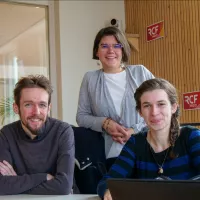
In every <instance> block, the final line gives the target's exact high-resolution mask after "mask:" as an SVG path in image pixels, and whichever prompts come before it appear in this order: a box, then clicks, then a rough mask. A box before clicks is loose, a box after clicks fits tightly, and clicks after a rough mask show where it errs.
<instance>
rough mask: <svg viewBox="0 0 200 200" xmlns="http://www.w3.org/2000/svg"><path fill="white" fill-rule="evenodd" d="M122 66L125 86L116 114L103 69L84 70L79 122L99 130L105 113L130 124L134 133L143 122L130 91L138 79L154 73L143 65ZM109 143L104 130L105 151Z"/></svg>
mask: <svg viewBox="0 0 200 200" xmlns="http://www.w3.org/2000/svg"><path fill="white" fill-rule="evenodd" d="M125 70H126V87H125V93H124V97H123V100H122V105H121V106H122V112H121V115H120V116H119V115H117V112H116V110H115V106H114V104H113V100H112V98H111V96H110V93H109V90H108V88H107V85H106V83H105V77H104V73H103V71H102V70H101V69H100V70H96V71H90V72H87V73H86V74H85V76H84V78H83V81H82V84H81V88H80V93H79V103H78V111H77V115H76V120H77V123H78V125H79V126H82V127H86V128H91V129H92V130H95V131H98V132H102V131H103V130H102V122H103V120H104V119H105V118H106V117H110V118H112V119H113V120H114V121H116V122H117V123H119V124H121V125H123V126H125V127H127V128H131V127H132V128H133V129H134V131H135V132H136V133H138V132H139V131H140V130H141V129H142V128H143V127H144V126H145V123H144V120H143V118H141V117H140V115H139V114H138V112H137V111H136V109H135V106H136V104H135V100H134V92H135V90H136V88H138V86H140V84H141V83H142V82H144V81H145V80H147V79H151V78H154V76H153V75H152V73H151V72H150V71H149V70H147V69H146V68H145V67H144V66H143V65H132V66H127V67H126V68H125ZM112 143H113V140H112V138H111V137H110V136H109V135H108V134H106V133H105V148H106V152H108V151H109V149H110V147H111V146H112ZM116 156H117V155H116Z"/></svg>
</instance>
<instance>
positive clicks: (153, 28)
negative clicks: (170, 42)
mask: <svg viewBox="0 0 200 200" xmlns="http://www.w3.org/2000/svg"><path fill="white" fill-rule="evenodd" d="M161 37H164V21H161V22H158V23H155V24H152V25H150V26H147V42H149V41H151V40H155V39H159V38H161Z"/></svg>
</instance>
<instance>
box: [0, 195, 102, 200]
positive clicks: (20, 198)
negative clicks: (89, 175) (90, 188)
mask: <svg viewBox="0 0 200 200" xmlns="http://www.w3.org/2000/svg"><path fill="white" fill-rule="evenodd" d="M0 200H100V198H99V197H98V196H97V195H84V194H74V195H8V196H0Z"/></svg>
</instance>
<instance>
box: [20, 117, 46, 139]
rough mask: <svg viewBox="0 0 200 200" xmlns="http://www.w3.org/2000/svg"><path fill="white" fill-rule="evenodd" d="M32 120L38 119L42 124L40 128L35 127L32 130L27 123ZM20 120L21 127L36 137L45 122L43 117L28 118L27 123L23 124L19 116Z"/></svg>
mask: <svg viewBox="0 0 200 200" xmlns="http://www.w3.org/2000/svg"><path fill="white" fill-rule="evenodd" d="M32 118H35V119H38V120H40V121H41V122H42V123H41V124H40V126H38V127H35V128H33V127H32V126H31V125H30V123H29V120H30V119H32ZM20 119H21V123H22V125H23V126H24V127H25V128H26V129H27V130H28V131H29V132H30V133H31V134H32V135H35V136H38V135H39V134H40V132H41V131H40V130H41V129H42V127H43V125H44V124H45V122H46V118H45V117H43V116H39V115H33V116H31V117H28V118H27V121H26V122H24V121H23V120H22V118H21V115H20Z"/></svg>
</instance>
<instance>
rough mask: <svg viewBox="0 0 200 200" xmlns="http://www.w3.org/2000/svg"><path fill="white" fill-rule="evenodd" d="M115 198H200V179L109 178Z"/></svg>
mask: <svg viewBox="0 0 200 200" xmlns="http://www.w3.org/2000/svg"><path fill="white" fill-rule="evenodd" d="M107 184H108V188H109V190H110V192H111V195H112V198H113V200H131V199H134V200H195V199H200V181H189V180H186V181H181V180H176V181H175V180H142V179H108V180H107Z"/></svg>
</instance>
